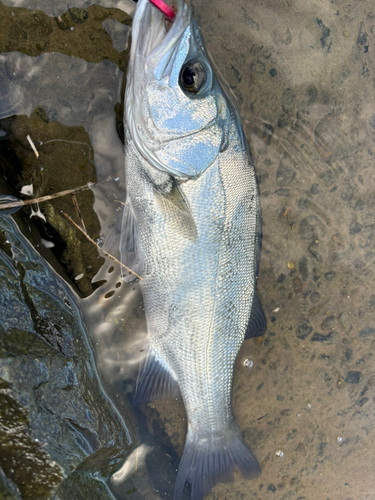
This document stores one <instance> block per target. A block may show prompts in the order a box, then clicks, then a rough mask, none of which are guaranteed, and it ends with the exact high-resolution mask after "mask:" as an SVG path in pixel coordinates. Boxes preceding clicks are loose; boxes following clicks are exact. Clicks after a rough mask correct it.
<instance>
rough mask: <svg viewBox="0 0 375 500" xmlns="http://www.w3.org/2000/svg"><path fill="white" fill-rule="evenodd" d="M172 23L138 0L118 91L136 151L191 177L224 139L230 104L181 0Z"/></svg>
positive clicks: (164, 167)
mask: <svg viewBox="0 0 375 500" xmlns="http://www.w3.org/2000/svg"><path fill="white" fill-rule="evenodd" d="M173 8H174V10H175V11H176V17H175V19H174V22H173V24H171V23H169V22H168V21H166V20H165V17H164V14H163V13H162V12H161V11H159V10H158V9H157V8H156V7H155V6H154V5H152V4H151V2H150V1H149V0H139V1H138V4H137V8H136V12H135V16H134V19H133V31H132V48H131V54H130V60H129V67H128V78H127V88H126V96H125V122H126V125H127V129H128V133H129V134H130V136H131V138H132V140H133V141H134V143H135V145H136V147H137V148H138V150H139V152H140V153H141V155H142V156H143V157H144V158H145V159H146V160H147V161H148V162H149V163H150V164H151V165H153V166H154V167H155V168H157V169H158V170H161V171H163V172H165V173H167V174H169V175H171V176H173V177H175V178H177V179H181V180H186V179H192V178H197V177H199V176H200V175H201V174H202V173H203V172H204V171H205V170H206V169H207V168H208V167H209V166H210V165H211V164H212V163H213V162H214V161H215V160H216V158H217V157H218V154H219V152H220V151H221V150H223V148H225V147H226V144H227V142H228V128H229V121H230V120H229V117H230V112H231V111H230V110H231V105H230V103H229V100H228V99H227V98H226V96H225V93H224V92H223V90H222V88H221V86H220V84H219V81H218V79H217V77H216V75H215V73H214V71H213V69H212V65H211V63H210V60H209V56H208V54H207V51H206V49H205V46H204V43H203V39H202V35H201V32H200V29H199V27H198V25H197V23H196V22H195V20H194V19H193V17H192V15H191V12H190V10H189V8H188V6H187V5H186V4H185V2H184V1H183V0H174V3H173Z"/></svg>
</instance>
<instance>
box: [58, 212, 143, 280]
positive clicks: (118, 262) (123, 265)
mask: <svg viewBox="0 0 375 500" xmlns="http://www.w3.org/2000/svg"><path fill="white" fill-rule="evenodd" d="M63 216H64V217H65V218H66V219H68V220H69V221H70V222H71V223H72V224H73V225H74V226H75V227H76V228H77V229H78V230H79V231H81V233H82V234H83V235H84V236H85V237H86V238H87V239H88V240H89V241H90V242H91V243H92V244H93V245H95V246H96V248H97V249H98V250H99V251H100V252H103V253H104V255H105V256H106V257H109V258H110V259H112V260H114V261H115V262H117V264H120V266H122V267H124V268H125V269H126V270H127V271H129V273H131V274H133V275H134V276H136V277H137V278H138V279H140V280H142V281H143V278H141V277H140V276H138V274H137V273H135V272H134V271H132V270H131V269H129V268H128V267H127V266H125V264H123V263H122V262H120V261H119V260H117V259H116V257H113V255H111V254H110V253H108V252H106V251H105V250H103V248H101V247H100V246H99V245H98V244H97V243H96V242H95V241H94V240H93V239H92V238H90V236H89V235H88V234H87V233H86V232H85V231H84V230H83V229H82V228H81V227H80V226H79V225H78V224H76V223H75V222H74V220H73V219H71V218H70V217H69V215H68V214H66V213H64V212H63Z"/></svg>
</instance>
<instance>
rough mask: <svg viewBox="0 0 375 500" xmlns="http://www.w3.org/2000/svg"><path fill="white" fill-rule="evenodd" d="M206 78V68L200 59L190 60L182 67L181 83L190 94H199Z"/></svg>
mask: <svg viewBox="0 0 375 500" xmlns="http://www.w3.org/2000/svg"><path fill="white" fill-rule="evenodd" d="M206 80H207V74H206V70H205V68H204V67H203V65H202V64H201V63H200V62H199V61H189V62H187V63H186V64H185V65H184V66H183V67H182V69H181V72H180V85H181V87H182V88H183V90H186V91H187V92H189V93H190V94H197V93H198V92H199V91H200V90H201V88H202V87H203V86H204V84H205V83H206Z"/></svg>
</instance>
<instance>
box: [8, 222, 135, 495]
mask: <svg viewBox="0 0 375 500" xmlns="http://www.w3.org/2000/svg"><path fill="white" fill-rule="evenodd" d="M1 233H2V236H3V237H4V236H5V237H6V240H7V241H8V242H9V244H7V247H6V248H4V246H3V248H2V249H0V287H1V290H2V294H1V300H0V388H1V392H2V398H1V399H0V444H1V450H2V453H1V456H0V459H1V457H3V459H2V460H1V465H2V468H3V471H4V477H6V481H8V483H9V484H13V485H15V487H16V488H17V489H18V492H17V494H18V493H19V496H20V497H21V498H22V499H23V500H27V499H30V500H31V499H33V500H35V499H38V500H42V499H44V498H50V496H51V494H53V492H54V491H55V490H56V487H57V486H58V485H59V483H61V482H62V481H63V480H64V478H67V477H68V476H69V475H70V474H71V473H72V472H73V471H74V470H77V469H79V470H80V471H82V472H86V473H91V474H96V476H97V478H99V479H100V478H107V477H108V476H109V475H110V474H111V473H112V472H113V471H114V468H116V467H118V464H119V462H120V461H123V460H124V459H125V458H126V456H127V451H128V450H129V449H130V447H131V446H132V441H131V437H130V433H129V430H128V428H127V425H126V424H125V422H124V420H123V418H122V417H121V416H120V414H119V413H118V411H117V410H116V408H115V407H114V405H113V404H112V402H111V401H110V400H109V398H108V397H107V395H106V394H105V392H104V390H103V388H102V386H101V384H100V381H99V378H98V374H97V371H96V367H95V362H94V359H93V356H92V352H91V350H90V348H89V344H88V342H87V336H86V332H85V327H84V325H83V323H82V321H81V315H80V311H79V309H78V307H77V306H76V305H75V299H74V296H73V294H72V293H71V291H70V290H69V288H68V287H67V286H66V285H65V284H64V283H63V281H62V280H61V279H60V278H59V277H58V276H57V275H56V273H55V272H54V271H53V270H52V269H51V267H50V266H49V265H48V264H47V263H46V262H45V260H44V259H43V258H41V257H40V255H39V254H38V253H37V252H36V251H35V250H34V248H33V247H32V246H31V245H30V243H29V242H28V240H27V239H26V238H25V237H24V236H23V235H22V234H21V233H20V231H19V229H18V227H17V225H16V224H15V222H14V221H13V219H12V218H10V217H8V216H0V234H1ZM126 418H127V419H128V421H129V422H130V418H129V416H126ZM4 457H6V459H4ZM88 477H89V478H90V477H91V476H88ZM88 480H91V481H93V482H95V483H96V481H95V480H94V479H88ZM6 481H4V480H3V481H2V484H3V486H4V485H5V486H4V488H7V489H8V490H9V487H8V486H7V485H6ZM12 494H13V497H12V496H9V498H17V496H14V495H15V494H16V493H14V492H12ZM5 498H6V497H5ZM59 498H60V500H63V498H64V499H65V498H67V497H63V496H62V497H59ZM101 498H102V499H103V500H104V499H106V498H108V499H109V498H111V497H110V495H109V494H108V496H105V495H104V494H103V496H101Z"/></svg>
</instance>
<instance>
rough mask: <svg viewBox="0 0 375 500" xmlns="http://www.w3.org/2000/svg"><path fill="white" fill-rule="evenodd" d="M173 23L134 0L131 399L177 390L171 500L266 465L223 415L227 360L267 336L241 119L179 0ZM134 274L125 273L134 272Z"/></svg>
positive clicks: (129, 173) (126, 227)
mask: <svg viewBox="0 0 375 500" xmlns="http://www.w3.org/2000/svg"><path fill="white" fill-rule="evenodd" d="M173 8H174V11H175V12H176V17H175V20H174V23H173V24H170V23H168V22H166V20H165V17H164V15H163V14H162V12H160V11H159V10H158V9H157V8H156V7H155V6H153V5H152V4H151V3H150V2H149V0H139V1H138V3H137V7H136V12H135V15H134V19H133V29H132V47H131V54H130V60H129V66H128V75H127V87H126V94H125V116H124V126H125V158H126V159H125V170H126V189H127V193H126V206H125V212H124V215H123V226H122V234H121V238H122V242H121V251H122V260H123V262H124V263H125V264H126V265H127V266H128V267H130V268H131V269H132V270H133V271H135V272H136V273H137V274H139V275H140V276H141V277H142V281H141V290H142V295H143V299H144V307H145V313H146V319H147V329H148V344H147V346H146V348H145V352H146V353H147V355H146V358H145V360H144V362H143V364H142V366H141V368H140V373H139V376H138V381H137V391H136V396H135V404H141V403H146V402H149V401H152V400H154V399H158V398H161V397H165V396H170V395H175V394H177V391H179V393H180V394H181V396H182V399H183V401H184V405H185V408H186V413H187V417H188V430H187V438H186V444H185V449H184V453H183V456H182V459H181V463H180V466H179V470H178V474H177V479H176V485H175V493H174V498H175V500H178V499H180V498H181V497H182V493H183V489H184V487H185V483H186V481H189V482H190V483H191V487H192V499H193V500H200V499H201V498H202V497H203V496H204V495H205V494H206V493H207V492H208V491H209V490H210V489H211V488H212V486H213V485H214V484H215V483H216V482H218V481H228V480H231V479H232V478H233V469H235V468H238V469H239V470H240V471H241V472H242V474H243V476H244V477H246V478H250V479H251V478H254V477H257V476H258V475H259V474H260V472H261V470H260V467H259V464H258V462H257V460H256V458H255V457H254V455H253V454H252V453H251V452H250V450H249V449H248V448H247V446H246V444H245V442H244V440H243V439H242V437H241V434H240V432H239V429H238V427H237V425H236V423H235V421H234V418H233V414H232V409H231V390H232V378H233V367H234V362H235V359H236V356H237V353H238V351H239V349H240V346H241V344H242V342H243V340H244V339H245V338H248V337H251V336H256V335H258V334H262V333H263V331H264V329H265V324H266V320H265V316H264V312H263V310H262V307H261V305H260V302H259V299H258V296H257V294H256V279H257V273H258V261H259V253H260V236H259V234H260V229H259V226H260V207H259V198H258V188H257V182H256V176H255V171H254V166H253V163H252V158H251V154H250V150H249V147H248V144H247V142H246V139H245V136H244V133H243V130H242V127H241V124H240V121H239V117H238V114H237V112H236V110H235V109H234V107H233V105H232V104H231V102H230V100H229V98H228V96H227V95H226V94H225V92H224V90H223V88H222V86H221V84H220V82H219V80H218V78H217V76H216V75H215V72H214V70H213V68H212V65H211V63H210V60H209V57H208V55H207V52H206V49H205V47H204V44H203V40H202V36H201V33H200V30H199V27H198V25H197V24H196V22H195V21H194V19H193V17H192V15H191V12H190V10H189V8H188V7H187V5H186V4H185V3H184V1H183V0H174V4H173ZM132 278H134V276H132V275H129V276H128V277H126V278H125V279H128V280H131V279H132Z"/></svg>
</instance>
